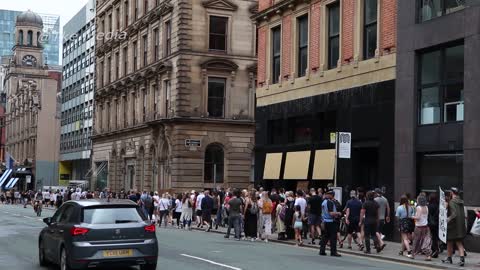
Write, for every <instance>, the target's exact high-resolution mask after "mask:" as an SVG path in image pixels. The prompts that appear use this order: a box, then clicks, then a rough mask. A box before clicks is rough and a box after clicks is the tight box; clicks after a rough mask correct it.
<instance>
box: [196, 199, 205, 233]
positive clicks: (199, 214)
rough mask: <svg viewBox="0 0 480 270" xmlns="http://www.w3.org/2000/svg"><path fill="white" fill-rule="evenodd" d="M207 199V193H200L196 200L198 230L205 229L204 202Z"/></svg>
mask: <svg viewBox="0 0 480 270" xmlns="http://www.w3.org/2000/svg"><path fill="white" fill-rule="evenodd" d="M203 198H205V193H203V192H200V194H198V196H197V198H196V199H195V200H196V201H195V212H196V213H195V214H196V216H197V228H202V229H203V220H202V215H203V212H202V200H203Z"/></svg>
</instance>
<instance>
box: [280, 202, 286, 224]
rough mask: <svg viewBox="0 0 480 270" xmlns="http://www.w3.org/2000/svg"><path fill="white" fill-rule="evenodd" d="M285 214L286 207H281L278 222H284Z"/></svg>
mask: <svg viewBox="0 0 480 270" xmlns="http://www.w3.org/2000/svg"><path fill="white" fill-rule="evenodd" d="M286 214H287V205H284V206H282V209H281V210H280V214H279V217H280V220H281V221H283V222H285V215H286Z"/></svg>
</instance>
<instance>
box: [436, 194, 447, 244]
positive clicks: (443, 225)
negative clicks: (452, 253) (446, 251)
mask: <svg viewBox="0 0 480 270" xmlns="http://www.w3.org/2000/svg"><path fill="white" fill-rule="evenodd" d="M439 189H440V207H439V226H438V238H440V240H441V241H442V242H444V243H445V244H446V243H447V224H448V220H447V218H448V216H447V207H446V203H447V201H446V199H445V192H444V191H443V190H442V188H439Z"/></svg>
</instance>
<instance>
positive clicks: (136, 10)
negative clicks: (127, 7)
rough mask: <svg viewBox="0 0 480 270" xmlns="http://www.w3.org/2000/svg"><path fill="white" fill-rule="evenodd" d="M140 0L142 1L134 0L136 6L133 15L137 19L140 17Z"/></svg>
mask: <svg viewBox="0 0 480 270" xmlns="http://www.w3.org/2000/svg"><path fill="white" fill-rule="evenodd" d="M138 1H140V0H133V2H134V4H135V8H134V13H135V14H134V15H133V16H134V18H135V20H137V19H138Z"/></svg>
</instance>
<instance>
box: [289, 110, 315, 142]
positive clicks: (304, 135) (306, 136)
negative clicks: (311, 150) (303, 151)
mask: <svg viewBox="0 0 480 270" xmlns="http://www.w3.org/2000/svg"><path fill="white" fill-rule="evenodd" d="M312 127H313V123H312V118H311V117H308V116H302V117H295V118H290V119H288V132H289V134H288V142H289V143H308V142H311V140H312Z"/></svg>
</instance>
